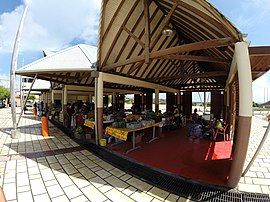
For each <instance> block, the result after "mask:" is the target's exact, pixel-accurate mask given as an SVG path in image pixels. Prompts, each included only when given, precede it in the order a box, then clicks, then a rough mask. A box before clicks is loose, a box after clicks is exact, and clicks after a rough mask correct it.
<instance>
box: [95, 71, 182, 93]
mask: <svg viewBox="0 0 270 202" xmlns="http://www.w3.org/2000/svg"><path fill="white" fill-rule="evenodd" d="M99 75H100V76H102V78H103V81H104V82H109V83H117V84H122V85H130V86H137V87H142V88H150V89H158V90H161V91H165V92H171V93H177V92H179V91H178V90H177V89H174V88H171V87H168V86H165V85H159V84H156V83H151V82H148V81H143V80H139V79H133V78H128V77H125V76H119V75H115V74H109V73H105V72H99Z"/></svg>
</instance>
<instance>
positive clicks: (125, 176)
mask: <svg viewBox="0 0 270 202" xmlns="http://www.w3.org/2000/svg"><path fill="white" fill-rule="evenodd" d="M131 177H132V176H131V175H129V174H125V175H123V176H122V177H120V179H121V180H123V181H127V180H128V179H130V178H131Z"/></svg>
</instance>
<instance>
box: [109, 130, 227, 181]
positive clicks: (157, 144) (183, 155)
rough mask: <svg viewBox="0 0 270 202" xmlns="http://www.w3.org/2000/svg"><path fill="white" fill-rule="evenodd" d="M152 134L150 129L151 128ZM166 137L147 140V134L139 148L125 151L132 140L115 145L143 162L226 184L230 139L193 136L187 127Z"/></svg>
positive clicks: (203, 179) (194, 177)
mask: <svg viewBox="0 0 270 202" xmlns="http://www.w3.org/2000/svg"><path fill="white" fill-rule="evenodd" d="M149 134H151V131H149ZM163 135H164V137H162V138H160V139H158V140H156V141H154V142H152V143H150V144H148V143H146V141H147V139H149V138H150V137H147V136H145V137H144V138H143V141H142V142H141V143H139V144H138V145H140V146H141V148H140V149H138V150H135V151H132V152H130V153H129V154H125V151H126V150H127V149H129V148H131V143H130V142H127V143H125V144H120V145H117V146H114V147H113V150H114V151H117V152H119V153H121V154H123V155H125V156H128V157H130V158H133V159H135V160H137V161H140V162H142V163H144V164H147V165H150V166H152V167H156V168H159V169H163V170H165V171H169V172H171V173H174V174H178V175H180V176H183V177H186V178H191V179H193V180H197V181H199V182H203V183H207V184H215V185H225V184H226V182H227V176H228V174H229V169H230V164H231V159H230V154H231V148H232V145H231V142H230V141H223V140H222V137H221V140H217V141H210V140H206V139H195V140H194V139H192V138H189V137H187V131H186V130H185V129H178V130H175V131H170V132H165V133H163Z"/></svg>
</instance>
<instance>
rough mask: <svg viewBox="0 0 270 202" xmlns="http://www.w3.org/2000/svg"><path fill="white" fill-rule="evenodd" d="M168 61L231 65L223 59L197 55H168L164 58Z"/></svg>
mask: <svg viewBox="0 0 270 202" xmlns="http://www.w3.org/2000/svg"><path fill="white" fill-rule="evenodd" d="M164 58H166V59H174V60H192V61H200V62H214V63H225V64H229V63H230V61H228V60H226V59H223V58H213V57H207V56H197V55H166V56H164Z"/></svg>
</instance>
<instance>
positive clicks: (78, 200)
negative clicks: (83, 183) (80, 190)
mask: <svg viewBox="0 0 270 202" xmlns="http://www.w3.org/2000/svg"><path fill="white" fill-rule="evenodd" d="M70 201H71V202H84V201H85V202H86V201H89V200H88V199H87V198H86V197H85V196H84V195H81V196H78V197H76V198H73V199H71V200H70Z"/></svg>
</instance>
